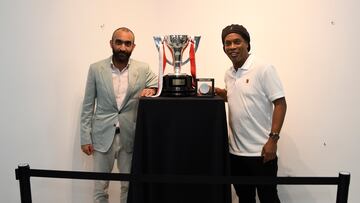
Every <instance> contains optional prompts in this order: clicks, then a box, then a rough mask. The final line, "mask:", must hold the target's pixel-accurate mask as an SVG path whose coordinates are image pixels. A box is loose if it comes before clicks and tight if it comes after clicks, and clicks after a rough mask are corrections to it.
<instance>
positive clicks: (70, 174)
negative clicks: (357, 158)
mask: <svg viewBox="0 0 360 203" xmlns="http://www.w3.org/2000/svg"><path fill="white" fill-rule="evenodd" d="M15 175H16V180H19V184H20V196H21V202H22V203H31V184H30V177H42V178H66V179H86V180H113V181H114V180H115V181H130V182H151V183H177V184H185V183H186V184H243V185H244V184H246V185H275V184H277V185H337V186H338V188H337V195H336V203H347V199H348V192H349V185H350V173H347V172H340V173H339V176H338V177H262V176H253V177H249V176H198V175H196V176H195V175H163V174H158V175H136V174H124V173H99V172H83V171H59V170H40V169H30V166H29V165H27V164H23V165H19V166H18V168H17V169H15Z"/></svg>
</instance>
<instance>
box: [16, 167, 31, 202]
mask: <svg viewBox="0 0 360 203" xmlns="http://www.w3.org/2000/svg"><path fill="white" fill-rule="evenodd" d="M15 176H16V180H19V184H20V198H21V203H31V187H30V166H29V165H28V164H19V165H18V168H17V169H15Z"/></svg>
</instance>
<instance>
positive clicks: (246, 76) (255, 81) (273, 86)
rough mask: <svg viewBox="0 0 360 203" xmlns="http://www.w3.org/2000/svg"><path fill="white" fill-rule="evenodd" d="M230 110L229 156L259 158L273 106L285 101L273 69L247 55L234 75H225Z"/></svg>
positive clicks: (227, 72)
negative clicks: (274, 102)
mask: <svg viewBox="0 0 360 203" xmlns="http://www.w3.org/2000/svg"><path fill="white" fill-rule="evenodd" d="M225 85H226V89H227V99H228V108H229V115H228V118H229V127H230V132H229V134H230V135H229V142H230V153H232V154H234V155H238V156H261V151H262V147H263V146H264V144H265V143H266V142H267V140H268V135H269V133H270V130H271V123H272V114H273V103H272V101H274V100H276V99H279V98H281V97H284V96H285V94H284V91H283V87H282V84H281V81H280V79H279V77H278V75H277V72H276V70H275V68H274V67H273V66H272V65H267V64H262V63H259V62H258V61H257V60H255V57H254V56H253V55H249V57H248V58H247V60H246V62H245V63H244V64H243V66H242V67H241V68H238V70H237V71H236V70H235V69H234V67H231V68H230V69H229V70H227V71H226V73H225Z"/></svg>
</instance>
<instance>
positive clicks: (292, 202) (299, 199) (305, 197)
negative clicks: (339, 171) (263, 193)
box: [278, 134, 336, 203]
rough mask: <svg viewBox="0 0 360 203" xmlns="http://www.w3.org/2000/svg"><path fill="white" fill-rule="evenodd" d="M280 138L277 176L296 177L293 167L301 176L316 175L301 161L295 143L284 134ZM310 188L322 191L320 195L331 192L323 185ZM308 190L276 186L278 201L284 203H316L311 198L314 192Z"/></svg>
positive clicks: (306, 187) (297, 186)
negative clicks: (281, 138)
mask: <svg viewBox="0 0 360 203" xmlns="http://www.w3.org/2000/svg"><path fill="white" fill-rule="evenodd" d="M282 137H283V138H284V139H283V140H282V143H280V145H279V162H278V166H279V171H278V176H281V177H296V176H298V174H296V172H295V170H293V169H295V167H296V171H301V172H302V174H304V173H306V174H309V176H313V174H316V172H314V171H312V170H311V168H309V167H308V166H307V165H306V163H305V162H304V161H303V160H301V158H300V156H299V151H298V148H297V146H296V143H295V142H294V140H293V139H292V138H291V136H289V135H287V134H284V136H282ZM284 144H286V147H281V145H284ZM285 149H286V151H285ZM287 150H291V152H288V151H287ZM289 164H290V165H289ZM301 176H304V175H301ZM306 176H307V175H306ZM312 187H316V190H317V189H320V190H322V191H323V192H321V194H320V195H324V194H331V192H332V191H330V189H329V188H327V187H328V186H325V185H316V186H312ZM309 188H310V187H309V185H278V193H279V197H280V200H281V201H282V202H286V203H303V202H316V201H317V200H319V198H316V197H314V196H312V195H313V194H314V190H310V189H309ZM320 190H319V191H320ZM324 190H325V192H324ZM326 198H329V197H326ZM335 201H336V200H335V199H334V200H333V201H332V202H335Z"/></svg>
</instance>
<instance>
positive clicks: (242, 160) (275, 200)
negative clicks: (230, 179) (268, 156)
mask: <svg viewBox="0 0 360 203" xmlns="http://www.w3.org/2000/svg"><path fill="white" fill-rule="evenodd" d="M230 163H231V175H232V176H274V177H276V176H277V170H278V165H277V158H276V159H274V160H272V161H269V162H266V163H263V158H262V157H244V156H235V155H233V154H230ZM234 188H235V190H236V194H237V196H238V198H239V203H255V202H256V199H255V197H256V190H257V193H258V197H259V200H260V202H261V203H280V200H279V197H278V194H277V189H276V185H237V184H234Z"/></svg>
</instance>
